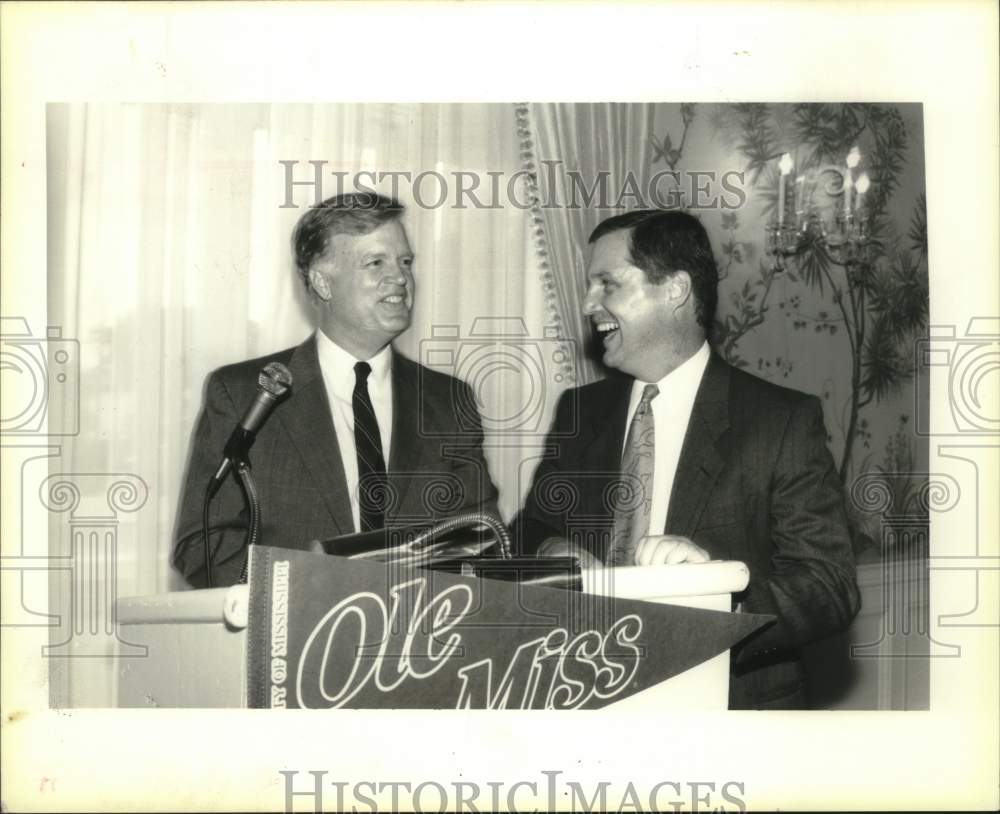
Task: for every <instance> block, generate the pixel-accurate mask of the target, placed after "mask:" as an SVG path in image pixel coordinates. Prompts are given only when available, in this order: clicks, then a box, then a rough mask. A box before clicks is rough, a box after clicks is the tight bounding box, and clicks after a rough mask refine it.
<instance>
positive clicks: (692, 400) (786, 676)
mask: <svg viewBox="0 0 1000 814" xmlns="http://www.w3.org/2000/svg"><path fill="white" fill-rule="evenodd" d="M590 242H591V243H592V244H593V252H592V257H591V261H590V264H589V266H588V269H587V282H588V290H587V295H586V298H585V300H584V312H585V313H586V314H587V315H588V316H589V317H590V319H591V322H592V325H593V328H594V329H595V331H596V333H597V334H598V336H599V337H600V340H601V342H602V344H603V361H604V363H605V365H607V366H608V367H610V368H613V369H614V370H615V371H617V372H620V373H621V374H625V375H613V376H611V377H609V378H607V379H605V380H603V381H599V382H595V383H593V384H589V385H586V386H584V387H580V388H577V389H574V390H570V391H567V392H566V393H564V394H563V396H562V398H561V400H560V402H559V404H558V406H557V408H556V416H555V420H554V423H553V428H552V432H551V434H550V437H549V439H548V441H547V447H548V448H549V450H550V451H551V452H552V453H553V454H550V455H549V456H548V457H546V458H544V459H543V460H542V462H541V464H540V465H539V467H538V469H537V471H536V473H535V477H534V481H533V484H532V488H531V491H530V492H529V495H528V498H527V501H526V503H525V507H524V509H523V511H522V512H521V514H520V515H519V516H518V517H517V518H516V519H515V521H514V523H513V531H514V535H515V539H516V541H517V544H518V547H519V548H520V550H521V551H523V552H524V553H539V554H542V555H553V556H556V555H561V554H567V553H569V554H574V555H576V556H578V557H579V558H580V559H582V560H584V562H585V563H586V564H589V565H591V566H594V565H597V564H600V563H608V564H609V565H659V564H672V563H683V562H704V561H707V560H709V559H713V560H741V561H743V562H745V563H746V564H747V565H748V566H749V569H750V582H749V585H748V588H747V590H746V591H745V592H743V593H742V594H740V595H737V596H736V597H735V599H734V604H735V605H736V608H737V609H740V608H741V609H743V610H745V611H747V612H751V613H762V614H772V615H774V616H775V617H777V621H776V622H775V623H773V624H772V625H770V626H769V627H766V628H764V629H763V630H761V631H759V632H758V633H756V634H754V635H753V636H751V637H749V638H748V639H747V640H746V641H745V642H743V643H742V644H741V645H740V646H738V647H737V648H736V649H735V650H734V652H733V660H732V675H731V682H730V700H729V703H730V707H731V708H734V709H744V708H785V709H794V708H801V707H804V706H805V704H806V698H805V693H804V686H803V669H802V665H801V661H800V657H799V648H800V647H801V646H802V645H804V644H806V643H807V642H810V641H813V640H815V639H819V638H821V637H823V636H826V635H829V634H832V633H834V632H836V631H839V630H842V629H843V628H845V627H846V626H847V625H848V624H849V622H850V621H851V619H852V618H853V617H854V616H855V614H856V613H857V611H858V607H859V605H860V598H859V593H858V588H857V583H856V572H855V564H854V559H853V554H852V550H851V542H850V538H849V536H848V530H847V521H846V516H845V512H844V505H843V496H842V490H841V485H840V481H839V479H838V478H837V474H836V472H835V470H834V466H833V459H832V457H831V455H830V452H829V451H828V449H827V447H826V432H825V430H824V427H823V413H822V408H821V405H820V402H819V400H818V399H817V398H815V397H814V396H807V395H805V394H802V393H798V392H796V391H794V390H788V389H786V388H782V387H778V386H776V385H774V384H771V383H769V382H766V381H763V380H761V379H758V378H755V377H754V376H750V375H748V374H746V373H744V372H742V371H740V370H737V369H736V368H733V367H731V366H730V365H728V364H726V363H725V362H724V361H723V360H722V359H720V358H719V357H718V356H716V355H715V354H714V353H712V352H711V351H710V349H709V346H708V343H707V341H706V338H707V336H708V334H709V329H710V326H711V324H712V321H713V318H714V313H715V306H716V300H717V280H718V276H717V270H716V265H715V261H714V258H713V255H712V250H711V246H710V244H709V241H708V236H707V234H706V233H705V230H704V228H703V227H702V225H701V224H700V222H699V221H698V220H697V219H696V218H695V217H693V216H691V215H689V214H686V213H681V212H663V211H639V212H630V213H627V214H625V215H619V216H617V217H613V218H610V219H608V220H606V221H604V222H603V223H601V224H600V225H599V226H598V227H597V229H596V230H595V231H594V233H593V235H592V236H591V238H590ZM574 428H575V429H574Z"/></svg>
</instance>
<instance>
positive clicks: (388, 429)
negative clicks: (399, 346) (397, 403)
mask: <svg viewBox="0 0 1000 814" xmlns="http://www.w3.org/2000/svg"><path fill="white" fill-rule="evenodd" d="M316 349H317V352H318V355H319V368H320V370H321V371H322V373H323V384H324V385H326V397H327V400H328V401H329V402H330V413H331V416H332V418H333V429H334V431H335V432H336V433H337V445H338V446H339V447H340V460H341V461H342V462H343V464H344V477H345V478H346V479H347V493H348V495H349V496H350V499H351V514H352V516H353V517H354V528H355V530H359V529H360V528H361V504H360V503H359V501H358V451H357V448H356V447H355V445H354V403H353V399H354V384H355V381H356V376H355V373H354V366H355V365H356V364H357V363H358V362H361V361H367V362H368V364H369V365H371V368H372V372H371V373H370V374H369V375H368V396H369V397H370V398H371V401H372V407H373V408H374V410H375V418H376V419H377V420H378V431H379V435H380V436H381V438H382V455H383V456H384V457H385V466H386V470H388V468H389V449H390V448H391V443H392V350H391V349H390V347H389V346H388V345H386V346H385V347H384V348H382V350H380V351H379V352H378V353H376V354H375V355H374V356H373V357H372V358H371V359H367V360H362V359H355V358H354V357H353V356H352V355H351V354H349V353H348V352H347V351H346V350H344V349H343V348H342V347H340V345H338V344H337V343H336V342H334V341H333V340H332V339H330V337H328V336H327V335H326V334H325V333H323V331H316Z"/></svg>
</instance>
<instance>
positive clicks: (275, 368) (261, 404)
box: [210, 362, 292, 489]
mask: <svg viewBox="0 0 1000 814" xmlns="http://www.w3.org/2000/svg"><path fill="white" fill-rule="evenodd" d="M257 385H258V386H259V388H260V389H259V390H258V391H257V395H256V396H255V397H254V400H253V402H252V403H251V404H250V406H249V407H248V408H247V411H246V413H245V414H244V416H243V418H242V420H241V421H240V423H239V424H237V425H236V428H235V429H234V430H233V432H232V434H231V435H230V436H229V440H228V441H226V446H225V449H224V451H223V456H224V457H223V459H222V463H220V464H219V468H218V469H217V470H216V472H215V475H213V476H212V482H211V484H210V488H213V489H217V488H218V487H219V486H220V485H221V484H222V482H223V481H224V480H225V479H226V475H228V474H229V470H230V469H231V468H232V466H233V463H234V462H239V461H243V460H245V459H246V456H247V453H248V452H249V451H250V447H252V446H253V442H254V441H255V440H256V439H257V432H258V431H259V430H260V428H261V427H263V426H264V422H265V421H267V419H268V418H269V417H270V416H271V413H272V412H273V410H274V408H275V407H277V406H278V402H280V401H281V400H282V399H283V398H284V397H285V396H286V395H287V394H288V392H289V390H290V389H291V387H292V374H291V372H290V371H289V370H288V368H287V367H285V366H284V365H283V364H281V362H269V363H268V364H267V365H265V366H264V369H263V370H262V371H261V372H260V375H259V376H258V377H257Z"/></svg>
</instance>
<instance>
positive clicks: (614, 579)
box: [117, 560, 750, 629]
mask: <svg viewBox="0 0 1000 814" xmlns="http://www.w3.org/2000/svg"><path fill="white" fill-rule="evenodd" d="M582 577H583V590H584V591H585V592H586V593H590V594H597V595H599V596H618V597H621V598H623V599H625V598H627V599H667V598H672V597H692V596H717V595H720V594H732V593H736V592H738V591H742V590H743V589H744V588H746V587H747V583H748V582H749V580H750V571H749V569H748V568H747V567H746V565H744V564H743V563H742V562H736V561H728V560H725V561H718V562H705V563H683V564H681V565H653V566H625V567H618V568H596V569H592V570H584V571H583V572H582ZM117 607H118V622H119V624H123V625H155V624H170V623H178V622H187V623H195V624H199V623H200V624H218V623H223V622H224V623H225V624H227V625H228V626H229V627H231V628H236V629H242V628H245V627H246V626H247V617H248V610H249V587H248V586H247V585H233V586H231V587H229V588H210V589H202V590H198V591H177V592H175V593H168V594H157V595H155V596H137V597H128V598H123V599H119V600H118V605H117Z"/></svg>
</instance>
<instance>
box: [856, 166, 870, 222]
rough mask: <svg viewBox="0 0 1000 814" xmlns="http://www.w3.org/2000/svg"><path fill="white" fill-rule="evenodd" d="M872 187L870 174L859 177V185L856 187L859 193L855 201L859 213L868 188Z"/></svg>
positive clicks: (862, 174)
mask: <svg viewBox="0 0 1000 814" xmlns="http://www.w3.org/2000/svg"><path fill="white" fill-rule="evenodd" d="M870 186H871V180H870V179H869V178H868V173H867V172H863V173H861V175H859V176H858V180H857V183H856V184H855V185H854V187H855V189H857V191H858V197H857V199H856V200H855V208H856V209H857V211H858V212H860V211H861V199H862V197H863V196H864V194H865V193H866V192H867V191H868V187H870Z"/></svg>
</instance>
